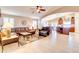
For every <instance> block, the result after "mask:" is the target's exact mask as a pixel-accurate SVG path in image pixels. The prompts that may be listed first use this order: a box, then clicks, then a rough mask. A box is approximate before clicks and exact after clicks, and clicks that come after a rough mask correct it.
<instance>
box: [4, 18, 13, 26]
mask: <svg viewBox="0 0 79 59" xmlns="http://www.w3.org/2000/svg"><path fill="white" fill-rule="evenodd" d="M6 23H9V24H11V27H14V18H9V17H4V18H3V25H5V24H6Z"/></svg>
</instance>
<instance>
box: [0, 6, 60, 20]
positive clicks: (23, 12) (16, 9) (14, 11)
mask: <svg viewBox="0 0 79 59" xmlns="http://www.w3.org/2000/svg"><path fill="white" fill-rule="evenodd" d="M43 7H44V8H45V9H46V11H45V12H41V13H36V12H35V8H36V6H0V8H1V13H3V14H9V15H15V16H23V17H30V18H35V19H36V18H42V17H45V16H46V15H48V14H50V13H51V12H52V11H54V10H56V9H59V8H61V6H43Z"/></svg>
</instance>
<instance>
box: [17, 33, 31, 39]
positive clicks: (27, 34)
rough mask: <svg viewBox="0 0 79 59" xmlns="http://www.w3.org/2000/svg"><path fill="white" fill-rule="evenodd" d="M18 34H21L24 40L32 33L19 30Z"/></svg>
mask: <svg viewBox="0 0 79 59" xmlns="http://www.w3.org/2000/svg"><path fill="white" fill-rule="evenodd" d="M19 34H20V36H23V37H24V40H25V37H27V36H29V35H31V34H32V33H28V32H20V33H19ZM27 40H28V39H27Z"/></svg>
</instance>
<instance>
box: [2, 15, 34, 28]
mask: <svg viewBox="0 0 79 59" xmlns="http://www.w3.org/2000/svg"><path fill="white" fill-rule="evenodd" d="M3 17H11V18H14V25H15V26H27V27H31V26H32V19H31V18H28V17H21V16H13V15H5V14H2V18H3ZM22 22H24V23H25V24H24V25H23V24H22Z"/></svg>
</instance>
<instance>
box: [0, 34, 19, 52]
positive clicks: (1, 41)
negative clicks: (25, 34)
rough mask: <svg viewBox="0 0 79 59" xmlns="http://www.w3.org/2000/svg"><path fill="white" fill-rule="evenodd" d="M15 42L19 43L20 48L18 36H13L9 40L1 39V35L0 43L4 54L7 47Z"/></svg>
mask: <svg viewBox="0 0 79 59" xmlns="http://www.w3.org/2000/svg"><path fill="white" fill-rule="evenodd" d="M14 42H18V46H19V37H18V36H17V35H11V37H9V38H7V37H1V33H0V43H1V47H2V53H3V50H4V46H5V45H7V44H11V43H14Z"/></svg>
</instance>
